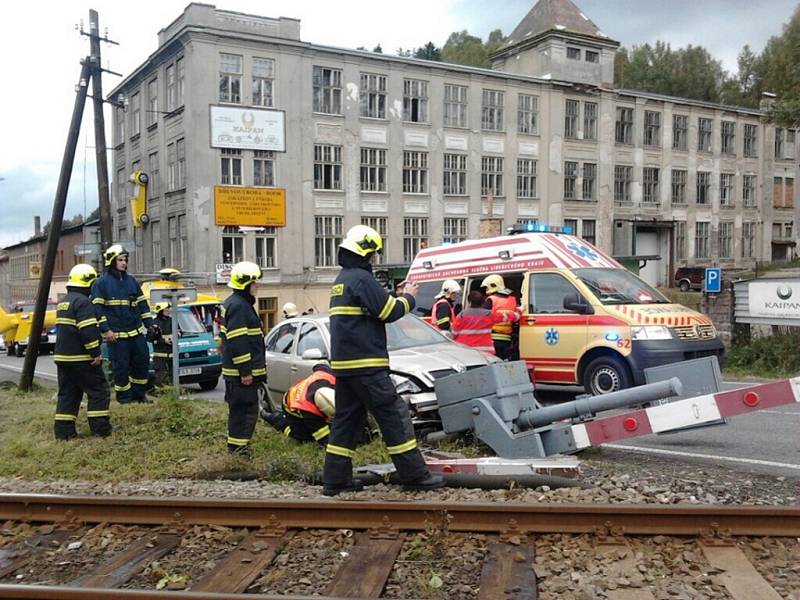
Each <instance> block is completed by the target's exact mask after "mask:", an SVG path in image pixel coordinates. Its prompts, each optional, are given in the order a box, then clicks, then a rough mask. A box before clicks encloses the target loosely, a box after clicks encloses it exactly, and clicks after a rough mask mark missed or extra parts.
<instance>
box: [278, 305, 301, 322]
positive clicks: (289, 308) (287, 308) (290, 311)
mask: <svg viewBox="0 0 800 600" xmlns="http://www.w3.org/2000/svg"><path fill="white" fill-rule="evenodd" d="M281 312H282V313H283V318H284V319H291V318H294V317H296V316H297V315H298V314H299V312H298V310H297V306H296V305H295V303H294V302H287V303H286V304H284V305H283V308H282V309H281Z"/></svg>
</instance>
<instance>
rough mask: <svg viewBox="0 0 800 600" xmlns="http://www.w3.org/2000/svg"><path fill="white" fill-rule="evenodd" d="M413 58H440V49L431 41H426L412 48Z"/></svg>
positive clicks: (438, 59)
mask: <svg viewBox="0 0 800 600" xmlns="http://www.w3.org/2000/svg"><path fill="white" fill-rule="evenodd" d="M414 58H421V59H423V60H436V61H441V60H442V50H441V49H440V48H437V47H436V44H434V43H433V42H428V43H427V44H425V45H424V46H421V47H419V48H417V49H416V50H414Z"/></svg>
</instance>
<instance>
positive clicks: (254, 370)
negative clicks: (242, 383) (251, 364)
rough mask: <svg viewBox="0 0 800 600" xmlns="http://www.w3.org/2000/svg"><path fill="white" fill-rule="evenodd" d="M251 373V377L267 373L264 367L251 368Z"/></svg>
mask: <svg viewBox="0 0 800 600" xmlns="http://www.w3.org/2000/svg"><path fill="white" fill-rule="evenodd" d="M251 374H252V375H253V377H258V376H259V375H266V374H267V369H266V367H264V368H261V369H253V370H252V371H251Z"/></svg>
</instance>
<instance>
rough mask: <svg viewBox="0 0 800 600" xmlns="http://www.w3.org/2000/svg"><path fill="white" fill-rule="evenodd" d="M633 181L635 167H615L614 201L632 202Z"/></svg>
mask: <svg viewBox="0 0 800 600" xmlns="http://www.w3.org/2000/svg"><path fill="white" fill-rule="evenodd" d="M632 180H633V167H631V166H627V165H615V166H614V201H615V202H630V201H631V181H632Z"/></svg>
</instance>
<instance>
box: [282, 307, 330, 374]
mask: <svg viewBox="0 0 800 600" xmlns="http://www.w3.org/2000/svg"><path fill="white" fill-rule="evenodd" d="M315 350H316V352H315ZM304 355H305V356H306V358H303V356H304ZM309 355H311V357H309ZM329 357H330V352H329V351H328V347H327V345H326V343H325V338H324V337H323V335H322V329H321V327H320V326H319V324H318V323H316V322H314V321H306V322H305V323H303V324H302V325H301V326H300V330H299V333H298V335H297V344H296V346H295V351H294V355H293V356H292V367H291V372H292V384H294V383H295V382H297V381H300V380H301V379H304V378H306V377H308V376H309V375H311V371H312V369H313V368H314V365H315V364H317V363H318V362H319V361H320V360H329Z"/></svg>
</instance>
